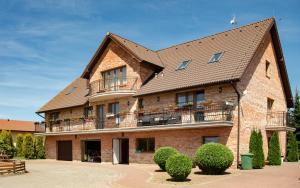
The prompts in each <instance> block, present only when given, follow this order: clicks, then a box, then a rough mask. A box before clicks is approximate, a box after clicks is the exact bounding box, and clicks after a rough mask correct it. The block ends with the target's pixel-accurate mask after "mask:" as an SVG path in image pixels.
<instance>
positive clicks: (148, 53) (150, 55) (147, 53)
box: [108, 33, 164, 67]
mask: <svg viewBox="0 0 300 188" xmlns="http://www.w3.org/2000/svg"><path fill="white" fill-rule="evenodd" d="M108 35H109V36H111V37H112V38H113V39H116V40H117V41H118V42H119V43H121V44H122V45H124V46H125V47H126V48H127V49H129V50H130V51H131V52H132V53H133V54H135V55H136V56H137V57H139V58H140V60H142V61H146V62H149V63H152V64H155V65H157V66H159V67H164V65H163V63H162V61H161V60H160V58H159V56H158V54H157V53H156V52H155V51H152V50H150V49H148V48H146V47H144V46H142V45H140V44H137V43H135V42H133V41H131V40H128V39H125V38H123V37H121V36H119V35H116V34H113V33H109V34H108Z"/></svg>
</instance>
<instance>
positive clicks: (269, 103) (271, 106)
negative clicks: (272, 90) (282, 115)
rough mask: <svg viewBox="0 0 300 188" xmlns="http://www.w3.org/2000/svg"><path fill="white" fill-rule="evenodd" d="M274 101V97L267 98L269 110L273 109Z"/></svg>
mask: <svg viewBox="0 0 300 188" xmlns="http://www.w3.org/2000/svg"><path fill="white" fill-rule="evenodd" d="M273 103H274V100H273V99H270V98H268V99H267V110H268V111H272V108H273Z"/></svg>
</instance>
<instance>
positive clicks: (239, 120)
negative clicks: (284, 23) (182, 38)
mask: <svg viewBox="0 0 300 188" xmlns="http://www.w3.org/2000/svg"><path fill="white" fill-rule="evenodd" d="M292 106H293V100H292V94H291V89H290V85H289V80H288V75H287V71H286V67H285V61H284V57H283V54H282V50H281V46H280V41H279V36H278V33H277V28H276V23H275V20H274V19H273V18H270V19H266V20H263V21H260V22H256V23H252V24H249V25H246V26H242V27H240V28H235V29H232V30H229V31H225V32H221V33H217V34H214V35H211V36H208V37H204V38H201V39H197V40H193V41H190V42H186V43H183V44H179V45H174V46H171V47H169V48H165V49H161V50H157V51H153V50H151V49H148V48H146V47H143V46H141V45H139V44H137V43H135V42H132V41H130V40H128V39H125V38H122V37H120V36H118V35H115V34H112V33H108V34H107V35H106V36H105V38H104V40H103V42H102V43H101V45H100V46H99V48H98V49H97V51H96V53H95V54H94V56H93V58H92V59H91V61H90V62H89V64H88V65H87V66H86V68H85V70H84V71H83V74H82V75H81V76H80V77H79V78H77V79H76V80H75V81H73V82H72V83H71V84H70V85H69V86H67V87H66V88H65V89H64V90H63V91H61V92H60V93H59V94H58V95H57V96H55V97H54V98H53V99H51V100H50V101H49V102H48V103H47V104H45V105H44V106H43V107H41V108H40V109H39V110H38V112H37V113H44V114H45V122H46V132H45V133H43V135H45V136H46V156H47V158H50V159H58V160H79V161H91V162H113V163H114V164H119V163H153V153H154V151H155V149H157V148H159V147H162V146H172V147H175V148H176V149H178V150H179V151H180V152H182V153H184V154H187V155H189V156H191V157H193V155H194V154H195V152H196V150H197V149H198V148H199V147H200V146H201V145H202V144H204V143H208V142H218V143H222V144H224V145H226V146H228V147H229V148H230V149H231V150H232V151H233V153H234V156H235V163H234V165H237V164H238V163H239V156H240V154H242V153H246V152H248V147H249V139H250V134H251V131H252V130H253V129H259V130H261V131H262V133H263V140H264V152H265V156H266V155H267V151H268V140H269V138H270V136H271V134H272V133H273V132H274V131H278V132H279V136H280V144H281V152H282V156H283V157H284V156H285V152H286V151H285V148H286V133H287V131H289V130H293V129H292V128H290V127H289V115H288V113H287V110H288V108H290V107H292Z"/></svg>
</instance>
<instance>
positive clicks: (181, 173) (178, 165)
mask: <svg viewBox="0 0 300 188" xmlns="http://www.w3.org/2000/svg"><path fill="white" fill-rule="evenodd" d="M192 166H193V162H192V160H191V159H190V158H189V157H188V156H186V155H182V154H176V155H173V156H171V157H169V159H168V160H167V162H166V170H167V172H168V174H169V175H170V176H171V177H172V178H173V180H175V181H184V180H185V179H186V177H188V175H189V174H190V173H191V171H192Z"/></svg>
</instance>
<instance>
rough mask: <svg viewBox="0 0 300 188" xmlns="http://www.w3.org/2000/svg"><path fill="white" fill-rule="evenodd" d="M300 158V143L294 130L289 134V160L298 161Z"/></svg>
mask: <svg viewBox="0 0 300 188" xmlns="http://www.w3.org/2000/svg"><path fill="white" fill-rule="evenodd" d="M298 159H299V155H298V145H297V140H296V135H295V134H293V133H292V132H289V134H288V144H287V160H288V161H289V162H297V161H298Z"/></svg>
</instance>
